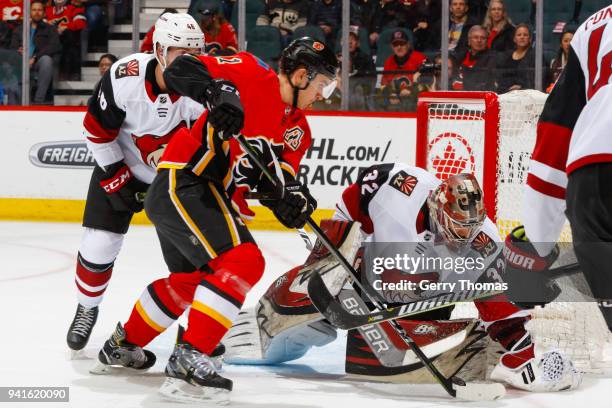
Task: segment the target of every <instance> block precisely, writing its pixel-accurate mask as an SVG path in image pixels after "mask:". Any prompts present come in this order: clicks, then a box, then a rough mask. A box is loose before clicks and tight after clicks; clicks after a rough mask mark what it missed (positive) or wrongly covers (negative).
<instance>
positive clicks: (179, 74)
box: [164, 55, 212, 104]
mask: <svg viewBox="0 0 612 408" xmlns="http://www.w3.org/2000/svg"><path fill="white" fill-rule="evenodd" d="M211 81H212V77H211V76H210V73H209V72H208V69H207V68H206V65H204V64H203V63H202V62H201V61H200V60H198V59H197V58H195V57H194V56H192V55H181V56H180V57H177V58H176V59H175V60H174V61H173V62H172V63H171V64H170V65H169V66H168V67H167V68H166V69H165V70H164V82H165V83H166V86H167V87H168V90H169V91H170V92H172V93H176V94H179V95H181V96H187V97H189V98H191V99H193V100H194V101H196V102H199V103H201V104H204V103H205V102H206V98H205V95H204V93H205V90H206V88H208V86H209V85H210V83H211Z"/></svg>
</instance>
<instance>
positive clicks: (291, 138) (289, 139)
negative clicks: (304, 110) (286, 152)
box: [283, 126, 304, 151]
mask: <svg viewBox="0 0 612 408" xmlns="http://www.w3.org/2000/svg"><path fill="white" fill-rule="evenodd" d="M303 137H304V131H303V130H302V128H301V127H300V126H293V127H292V128H290V129H287V130H285V135H284V137H283V139H285V144H286V145H287V146H289V147H290V148H291V150H293V151H297V149H298V148H299V147H300V144H301V143H302V138H303Z"/></svg>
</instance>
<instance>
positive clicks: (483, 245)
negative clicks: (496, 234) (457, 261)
mask: <svg viewBox="0 0 612 408" xmlns="http://www.w3.org/2000/svg"><path fill="white" fill-rule="evenodd" d="M472 248H473V249H474V250H475V251H476V252H478V253H479V254H480V255H482V256H483V257H485V258H487V257H488V256H489V255H491V254H492V253H494V252H495V251H496V250H497V244H495V241H493V240H492V239H491V237H490V236H488V235H487V234H485V233H484V232H482V231H480V232H479V233H478V235H476V238H474V241H472Z"/></svg>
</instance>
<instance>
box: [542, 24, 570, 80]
mask: <svg viewBox="0 0 612 408" xmlns="http://www.w3.org/2000/svg"><path fill="white" fill-rule="evenodd" d="M572 38H574V32H573V31H565V32H564V33H563V34H561V44H560V45H559V50H558V51H557V55H556V56H555V58H553V59H552V61H550V72H549V75H548V77H549V78H548V87H547V88H546V92H550V91H551V90H552V87H553V85H554V84H555V82H557V78H559V75H561V71H563V68H565V64H567V58H568V57H569V50H570V43H571V42H572Z"/></svg>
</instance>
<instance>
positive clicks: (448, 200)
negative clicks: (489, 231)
mask: <svg viewBox="0 0 612 408" xmlns="http://www.w3.org/2000/svg"><path fill="white" fill-rule="evenodd" d="M427 206H428V207H429V217H430V220H431V221H430V222H431V227H432V228H433V231H434V232H435V233H437V234H440V235H441V236H442V237H443V238H444V240H445V241H446V242H447V243H451V244H459V245H463V244H466V243H469V242H471V241H472V240H473V239H474V237H476V234H477V233H478V231H479V230H480V227H481V226H482V224H483V222H484V220H485V218H486V210H485V206H484V197H483V192H482V189H481V188H480V185H479V184H478V181H477V180H476V178H475V177H474V176H473V175H472V174H457V175H454V176H451V177H449V178H448V179H446V180H445V181H443V182H442V184H440V185H439V186H438V188H436V189H435V190H434V191H432V192H431V194H430V195H429V198H428V199H427Z"/></svg>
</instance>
